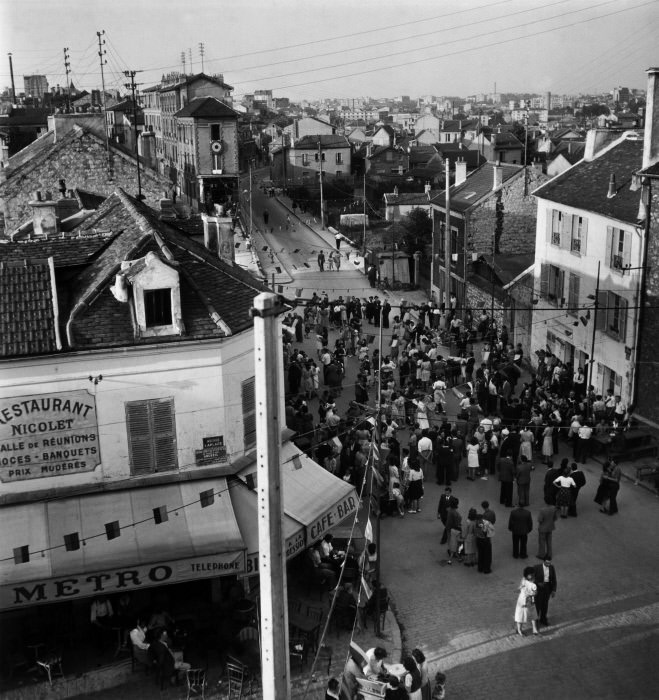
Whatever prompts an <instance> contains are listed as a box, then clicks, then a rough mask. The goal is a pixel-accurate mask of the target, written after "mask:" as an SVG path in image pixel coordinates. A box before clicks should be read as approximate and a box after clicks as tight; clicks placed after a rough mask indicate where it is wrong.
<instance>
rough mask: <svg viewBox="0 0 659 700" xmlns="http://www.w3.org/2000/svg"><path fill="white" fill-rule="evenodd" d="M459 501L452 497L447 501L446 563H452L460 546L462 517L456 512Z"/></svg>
mask: <svg viewBox="0 0 659 700" xmlns="http://www.w3.org/2000/svg"><path fill="white" fill-rule="evenodd" d="M459 505H460V501H459V500H458V499H457V498H455V496H453V497H452V498H451V500H450V501H449V506H448V514H447V516H446V529H447V530H448V561H447V562H446V563H447V564H452V563H453V557H457V556H458V549H459V548H460V545H461V544H462V516H461V515H460V513H459V512H458V506H459Z"/></svg>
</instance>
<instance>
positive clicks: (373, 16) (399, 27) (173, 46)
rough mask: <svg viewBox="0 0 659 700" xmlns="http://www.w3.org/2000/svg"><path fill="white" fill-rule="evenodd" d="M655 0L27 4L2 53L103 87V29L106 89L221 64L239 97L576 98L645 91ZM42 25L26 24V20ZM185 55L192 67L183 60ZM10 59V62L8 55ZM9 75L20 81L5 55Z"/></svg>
mask: <svg viewBox="0 0 659 700" xmlns="http://www.w3.org/2000/svg"><path fill="white" fill-rule="evenodd" d="M657 6H658V3H657V1H656V0H646V1H645V2H644V1H642V0H624V1H621V0H608V1H604V2H597V1H595V0H590V1H588V0H578V1H575V0H551V1H549V2H540V1H539V0H524V1H521V0H517V1H516V0H461V2H459V3H455V2H448V1H447V0H441V1H440V2H431V1H430V0H422V1H415V2H406V3H404V4H401V3H398V2H396V3H394V2H391V1H390V0H385V1H377V2H376V1H375V0H366V1H365V2H362V3H360V4H359V5H357V4H355V3H350V2H348V1H347V0H338V1H337V2H334V3H331V4H327V3H320V2H311V3H310V2H308V1H302V0H285V1H283V2H282V1H275V0H256V1H252V2H247V3H218V2H213V1H211V0H201V1H200V2H197V3H195V4H194V5H182V4H181V3H179V2H174V0H160V1H159V2H155V1H154V0H139V1H138V2H133V1H129V0H117V2H112V3H106V2H94V3H90V2H87V1H84V0H60V1H59V2H57V3H47V2H45V1H44V0H23V2H20V3H18V2H10V3H4V4H3V6H2V8H0V26H1V27H2V29H1V30H0V53H1V54H2V55H3V56H5V57H6V54H7V53H9V52H10V53H12V57H13V63H14V75H15V78H16V79H17V80H18V82H19V83H21V82H22V76H23V75H28V74H32V73H37V74H45V75H47V77H48V80H49V83H50V84H51V85H55V84H58V83H59V84H62V85H63V84H65V82H66V78H65V74H64V58H63V49H64V47H67V48H68V49H69V54H70V64H71V79H72V81H73V83H74V85H75V86H76V87H77V88H79V89H87V90H90V89H92V88H94V87H98V86H99V85H100V70H99V58H98V55H97V51H98V46H97V37H96V32H97V31H101V30H105V32H106V34H105V38H106V50H107V55H106V59H107V65H106V86H107V87H108V88H110V89H112V88H121V89H122V90H123V87H124V85H123V83H124V82H125V78H124V76H123V73H122V72H123V71H124V70H128V69H130V70H137V71H142V72H141V73H139V74H138V78H139V81H140V83H142V84H143V85H144V86H148V85H151V84H154V83H156V82H158V80H159V79H160V77H161V75H162V74H163V73H167V72H170V71H176V70H182V69H183V68H184V67H185V70H186V71H187V72H190V71H191V70H192V71H194V72H199V71H201V68H202V58H201V55H200V47H199V44H200V43H203V52H204V70H205V71H206V72H208V73H222V74H223V75H224V76H225V79H226V80H227V81H228V82H229V83H230V84H231V85H233V86H234V88H235V90H234V97H235V98H237V99H240V97H241V96H242V95H243V94H246V93H250V92H253V91H254V90H258V89H271V90H273V93H274V94H275V95H281V96H287V97H289V98H290V99H292V100H299V99H302V98H308V99H322V98H328V97H336V98H346V97H360V96H366V95H368V96H374V97H377V96H396V95H401V94H405V95H411V96H417V95H423V94H429V93H431V94H444V95H468V94H473V93H481V92H485V93H487V92H492V91H493V90H494V85H495V83H496V89H497V91H498V92H503V93H510V92H542V91H545V90H548V91H552V92H554V93H563V94H579V93H598V92H602V91H610V90H611V89H612V87H613V86H615V85H627V86H629V87H643V86H644V79H645V76H644V73H643V69H645V68H646V67H648V66H650V65H653V61H654V62H656V55H655V56H653V51H652V49H653V48H656V36H657V30H658V29H659V26H658V25H659V12H657ZM28 16H29V17H30V18H31V21H29V22H28V21H26V20H25V18H26V17H28ZM182 53H184V54H185V66H184V64H183V60H182ZM5 61H6V58H5ZM0 83H1V84H2V85H3V86H7V85H9V84H10V75H9V68H8V64H7V63H6V62H5V65H4V67H3V68H2V69H0Z"/></svg>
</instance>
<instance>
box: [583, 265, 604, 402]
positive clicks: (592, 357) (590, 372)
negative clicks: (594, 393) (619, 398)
mask: <svg viewBox="0 0 659 700" xmlns="http://www.w3.org/2000/svg"><path fill="white" fill-rule="evenodd" d="M601 264H602V263H601V262H600V261H599V260H598V261H597V282H596V283H595V310H594V311H593V335H592V340H591V342H590V358H589V359H590V363H589V365H588V386H587V387H586V396H588V392H589V391H590V387H591V386H592V384H593V365H594V364H595V333H596V332H597V309H598V307H599V295H600V266H601ZM586 406H587V410H588V413H590V411H591V410H592V409H591V406H590V404H589V403H588V401H586Z"/></svg>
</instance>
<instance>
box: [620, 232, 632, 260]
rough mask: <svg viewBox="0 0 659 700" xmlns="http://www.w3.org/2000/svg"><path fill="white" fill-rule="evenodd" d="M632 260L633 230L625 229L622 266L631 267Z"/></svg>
mask: <svg viewBox="0 0 659 700" xmlns="http://www.w3.org/2000/svg"><path fill="white" fill-rule="evenodd" d="M631 260H632V234H631V231H625V245H624V248H623V251H622V266H623V268H625V267H631V264H632V263H631Z"/></svg>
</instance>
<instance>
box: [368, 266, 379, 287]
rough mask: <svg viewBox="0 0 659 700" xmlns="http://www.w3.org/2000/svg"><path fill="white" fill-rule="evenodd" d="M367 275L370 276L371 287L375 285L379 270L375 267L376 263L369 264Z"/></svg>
mask: <svg viewBox="0 0 659 700" xmlns="http://www.w3.org/2000/svg"><path fill="white" fill-rule="evenodd" d="M366 276H367V277H368V283H369V284H370V285H371V287H375V282H376V280H377V276H378V271H377V270H376V269H375V265H369V268H368V272H367V273H366Z"/></svg>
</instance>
